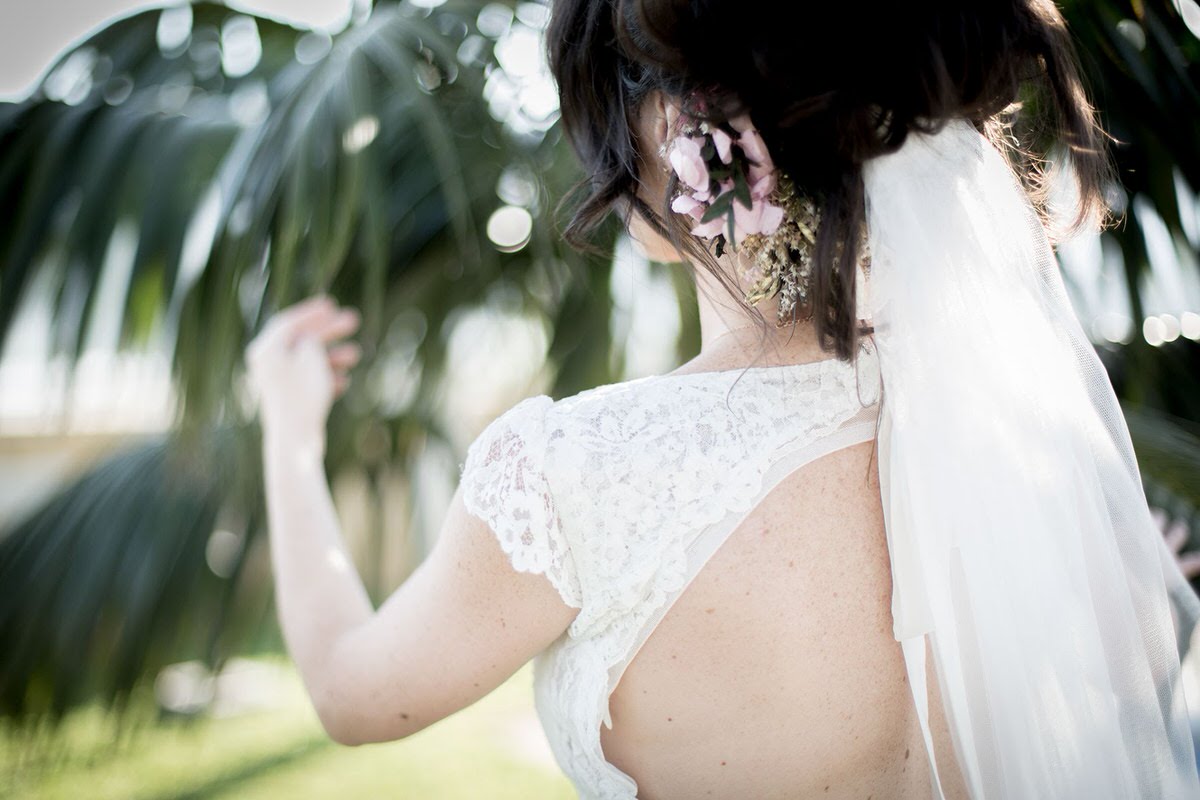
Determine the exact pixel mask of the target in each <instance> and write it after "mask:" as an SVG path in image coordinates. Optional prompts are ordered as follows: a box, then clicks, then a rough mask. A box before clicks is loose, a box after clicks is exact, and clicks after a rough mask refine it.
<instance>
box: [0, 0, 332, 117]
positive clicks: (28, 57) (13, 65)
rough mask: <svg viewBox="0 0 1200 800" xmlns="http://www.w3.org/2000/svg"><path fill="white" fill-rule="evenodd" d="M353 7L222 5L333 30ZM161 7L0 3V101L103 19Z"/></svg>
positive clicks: (270, 1)
mask: <svg viewBox="0 0 1200 800" xmlns="http://www.w3.org/2000/svg"><path fill="white" fill-rule="evenodd" d="M353 3H354V0H243V1H242V2H228V3H226V5H229V6H230V7H232V8H237V9H242V10H246V11H253V12H255V13H258V14H264V15H267V16H272V17H278V18H280V19H283V20H287V21H290V22H292V23H295V24H303V25H308V26H312V27H322V28H327V29H330V30H338V29H340V28H342V27H343V26H344V25H345V24H346V22H347V20H348V19H349V18H350V9H351V7H352V6H353ZM162 5H171V4H170V3H148V2H138V0H38V1H37V2H30V0H0V100H15V99H18V98H20V97H22V96H24V95H25V94H26V93H28V92H29V90H30V89H32V88H33V86H34V84H35V83H36V82H37V80H38V79H39V78H40V77H41V75H42V73H43V72H45V71H46V69H47V68H48V67H49V66H50V64H51V63H52V62H53V61H54V59H55V57H56V56H57V55H58V54H59V53H61V52H62V51H63V50H65V49H66V48H67V47H68V46H70V45H71V44H73V43H75V42H77V41H79V40H80V39H82V38H84V37H85V36H86V35H87V34H89V33H90V32H92V31H94V30H95V29H96V28H98V27H101V26H103V24H104V23H105V22H106V21H108V20H110V19H112V18H114V17H119V16H124V15H126V14H128V13H130V12H132V11H136V10H138V9H142V8H154V7H158V6H162Z"/></svg>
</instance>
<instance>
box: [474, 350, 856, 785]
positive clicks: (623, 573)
mask: <svg viewBox="0 0 1200 800" xmlns="http://www.w3.org/2000/svg"><path fill="white" fill-rule="evenodd" d="M870 352H871V353H872V354H873V350H871V351H870ZM871 363H872V364H873V365H874V366H873V371H871V370H868V371H867V372H866V375H865V378H866V380H860V375H859V374H858V371H857V369H856V365H854V364H850V363H848V362H843V361H839V360H836V359H830V360H826V361H820V362H815V363H810V364H794V365H785V366H782V367H762V368H751V369H749V370H747V371H742V370H734V371H728V372H703V373H694V374H686V375H661V376H647V377H645V378H639V379H636V380H631V381H626V382H623V383H617V384H608V385H605V386H601V387H597V388H595V389H591V390H588V391H585V392H582V393H580V394H577V395H574V396H572V397H568V398H564V399H561V400H558V401H557V402H556V401H553V400H551V399H550V398H549V397H548V396H546V395H537V396H535V397H530V398H527V399H525V400H523V401H521V402H520V403H518V404H517V405H515V406H513V407H512V408H511V409H509V410H508V411H507V412H505V413H504V414H502V415H501V416H500V417H498V418H497V419H496V420H494V421H493V422H492V423H491V424H490V425H489V426H488V427H487V428H486V429H485V430H484V431H483V432H482V433H481V434H480V435H479V437H478V438H477V439H476V440H475V442H473V443H472V445H471V447H470V448H469V449H468V453H467V459H466V462H465V464H464V465H463V468H462V475H461V484H462V487H463V499H464V502H465V503H466V506H467V509H468V510H469V511H471V512H472V513H473V514H475V515H477V516H479V517H480V518H482V519H485V520H487V521H488V523H489V524H490V525H491V526H492V528H493V530H494V531H495V533H496V535H497V537H498V538H499V540H500V542H501V544H502V546H503V548H504V550H505V551H506V552H507V553H508V554H509V556H510V558H511V560H512V563H513V565H514V567H515V568H516V569H518V570H522V571H526V572H538V573H544V574H545V575H546V576H547V578H548V579H549V580H550V582H551V583H552V584H553V585H554V586H555V587H556V588H557V589H558V590H559V593H560V595H561V596H562V598H563V600H564V602H566V603H568V604H569V605H572V606H575V607H579V608H580V609H581V610H580V612H579V614H577V615H576V617H575V619H574V620H573V621H572V623H571V625H570V626H569V628H568V630H567V631H566V632H565V633H564V634H563V636H561V637H560V638H559V639H558V640H557V641H555V642H554V643H553V644H552V645H551V646H550V647H549V648H547V649H546V650H545V651H543V652H542V653H540V654H539V655H538V656H537V657H536V658H535V659H534V697H535V702H536V707H537V711H538V715H539V717H540V719H541V721H542V725H543V727H544V729H545V731H546V735H547V739H548V740H549V742H550V746H551V749H552V750H553V752H554V755H555V757H556V759H557V761H558V763H559V765H560V766H561V768H562V769H563V771H564V772H565V773H566V774H567V776H568V777H569V778H570V779H571V781H572V782H573V783H574V785H575V787H576V789H577V790H578V791H579V795H580V797H581V798H583V800H634V798H635V797H636V795H637V784H636V782H635V781H634V780H633V778H632V777H630V776H629V775H628V774H626V773H625V772H623V771H622V770H620V769H619V768H617V767H616V766H614V765H613V764H611V763H609V762H608V761H607V760H606V759H605V758H604V753H603V750H602V748H601V745H600V725H601V724H607V725H608V726H609V727H610V728H611V727H612V720H611V718H610V717H609V713H608V711H609V709H608V698H609V695H610V693H611V692H612V690H613V689H614V688H615V686H616V683H617V681H618V680H619V679H620V676H621V674H622V672H623V670H624V667H625V666H626V665H627V664H628V663H629V661H630V659H631V658H632V656H633V655H634V653H635V652H636V649H637V648H638V647H639V646H640V644H641V643H642V642H643V641H644V640H645V638H646V636H647V635H648V634H649V632H650V630H651V629H652V627H653V625H654V624H655V623H656V622H657V621H658V619H660V617H661V614H662V612H663V611H665V610H666V609H667V608H668V607H669V604H670V602H671V601H672V600H673V599H674V598H675V597H677V596H678V594H679V593H680V591H681V590H682V589H683V588H684V587H685V586H686V583H687V582H688V581H689V580H690V579H691V578H692V577H694V575H695V573H696V571H697V570H698V569H699V567H700V566H702V564H703V561H704V560H705V558H706V557H707V555H709V554H711V550H712V549H714V548H715V547H716V546H718V545H719V541H720V540H722V537H723V536H724V535H725V533H727V531H728V530H729V529H730V527H731V523H732V521H734V520H736V518H737V516H738V515H739V514H741V513H744V512H746V511H748V510H749V509H750V508H752V507H753V505H754V504H755V503H756V502H757V501H758V500H760V499H761V498H762V496H763V494H764V493H765V491H767V490H768V489H769V488H770V487H769V485H767V484H765V483H764V478H768V479H770V480H775V479H777V477H778V476H776V475H775V474H774V473H775V471H776V468H778V469H783V468H785V467H786V468H787V469H794V468H796V467H798V466H799V464H800V463H801V462H802V461H803V460H804V459H805V458H807V457H809V456H810V455H819V454H820V453H821V452H823V451H822V449H821V443H822V442H823V441H826V440H828V441H829V442H830V443H831V444H830V445H829V446H840V445H844V444H846V443H849V442H850V441H851V440H857V441H867V440H870V438H872V436H873V435H874V426H875V421H876V420H877V396H878V393H879V389H878V381H879V372H878V364H877V363H876V362H873V361H872V362H871ZM872 393H873V394H874V396H875V399H873V398H872V397H871V395H872ZM868 426H869V429H868ZM864 431H865V432H864ZM840 434H841V435H840ZM845 434H853V436H847V435H845ZM810 451H811V453H810ZM710 533H711V534H713V535H708V536H706V534H710ZM568 550H569V553H568V552H567V551H568Z"/></svg>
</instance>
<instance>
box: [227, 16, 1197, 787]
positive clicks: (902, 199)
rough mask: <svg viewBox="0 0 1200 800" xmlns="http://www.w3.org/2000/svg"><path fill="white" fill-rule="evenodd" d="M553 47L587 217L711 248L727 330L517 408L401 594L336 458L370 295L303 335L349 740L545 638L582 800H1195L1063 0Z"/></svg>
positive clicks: (465, 470) (472, 464) (303, 608)
mask: <svg viewBox="0 0 1200 800" xmlns="http://www.w3.org/2000/svg"><path fill="white" fill-rule="evenodd" d="M548 44H549V56H550V63H551V67H552V69H553V71H554V74H555V77H556V79H557V82H558V87H559V91H560V98H561V108H562V123H563V129H564V131H565V132H566V134H567V135H568V137H569V138H570V141H571V143H572V145H573V146H574V148H575V150H576V152H577V153H578V155H579V156H580V159H581V161H582V162H583V165H584V168H585V172H586V174H587V176H588V177H587V180H586V181H585V184H584V185H583V188H584V190H585V195H586V196H585V199H584V200H583V201H582V203H581V204H580V205H579V207H578V208H577V209H576V211H575V214H574V216H573V218H572V219H571V221H570V223H569V225H568V226H567V228H566V231H565V235H566V236H567V238H568V239H569V240H570V241H572V242H573V243H577V244H583V243H584V242H585V241H586V239H587V235H588V234H589V233H590V231H592V230H593V229H594V228H595V227H596V226H598V225H599V224H600V223H601V222H602V221H603V220H604V219H605V217H606V216H607V215H608V214H609V213H610V212H612V211H616V212H618V213H619V214H620V215H621V218H622V220H623V222H624V223H625V225H626V226H627V228H628V231H629V233H630V235H631V236H632V237H633V239H634V240H635V241H636V242H637V243H638V246H639V247H640V248H641V249H642V251H643V252H644V254H645V255H646V256H648V257H649V258H651V259H655V260H659V261H666V262H678V263H680V264H681V265H682V266H681V267H680V268H686V269H688V271H689V274H690V275H692V276H694V278H695V283H696V287H697V299H698V302H699V311H700V320H701V350H700V354H699V355H698V356H697V357H696V358H694V359H692V360H691V361H689V362H687V363H686V364H684V365H682V366H681V367H680V368H679V369H677V370H675V371H673V372H670V373H666V374H662V375H652V376H647V377H644V378H639V379H635V380H631V381H625V382H622V383H616V384H608V385H604V386H599V387H596V388H594V389H591V390H588V391H585V392H582V393H580V394H578V395H575V396H572V397H568V398H561V399H557V400H556V399H552V398H550V397H549V396H547V395H537V396H534V397H530V398H527V399H526V400H523V401H522V402H520V403H518V404H517V405H516V406H514V407H513V408H511V409H510V410H509V411H507V412H505V413H504V414H502V415H501V416H500V417H499V418H497V419H496V420H495V421H493V422H492V423H491V424H490V425H489V426H488V427H487V428H486V429H485V430H484V431H483V432H482V433H481V434H480V435H479V436H478V438H477V439H476V440H475V441H474V442H473V443H472V444H471V446H470V448H469V450H468V452H467V455H466V460H465V462H464V463H463V465H462V476H461V481H460V485H459V487H458V490H457V491H456V492H455V495H454V498H453V500H452V503H451V506H450V509H449V511H448V513H447V516H446V519H445V523H444V527H443V529H442V531H441V534H440V536H439V538H438V540H437V544H436V546H435V548H434V550H433V552H432V553H431V554H430V556H429V557H428V558H427V559H426V560H425V561H424V562H423V563H422V564H421V565H420V566H419V568H418V569H417V570H416V571H415V572H414V573H413V575H412V576H411V577H410V578H409V579H408V580H407V581H406V582H405V583H404V584H403V585H402V586H401V587H400V588H399V589H398V590H397V591H396V592H395V593H394V594H393V595H392V596H391V597H390V598H389V599H388V600H387V601H386V602H385V603H384V604H383V605H382V606H381V607H380V608H379V609H378V610H376V609H374V608H372V606H371V603H370V601H369V599H368V597H367V595H366V593H365V591H364V590H363V587H362V584H361V582H360V580H359V578H358V576H357V575H356V574H355V572H354V570H353V568H352V566H351V562H350V559H349V557H348V555H347V552H346V550H345V547H344V545H343V543H342V541H341V537H340V533H339V529H338V522H337V518H336V516H335V513H334V509H333V505H332V502H331V500H330V496H329V491H328V488H327V485H326V481H325V476H324V473H323V467H322V461H323V454H324V446H325V439H324V429H325V419H326V415H327V413H328V410H329V407H330V404H331V403H332V402H333V401H334V399H335V398H336V397H337V395H338V394H339V393H340V392H341V391H342V390H344V388H345V385H346V380H347V378H346V372H347V371H348V370H349V368H350V367H352V366H353V364H354V363H355V362H356V361H357V359H358V357H359V356H358V349H357V347H356V345H354V344H353V343H352V342H349V341H345V340H346V339H347V337H350V336H351V335H352V334H353V333H354V331H355V330H356V327H357V323H358V320H357V315H356V313H355V312H354V311H353V310H349V309H340V308H339V307H338V306H337V304H336V303H335V302H334V301H332V300H330V299H329V298H325V297H317V298H312V299H310V300H307V301H305V302H302V303H299V304H297V305H295V306H292V307H290V308H288V309H285V310H283V311H282V312H280V313H279V314H277V315H276V316H275V317H274V318H273V319H272V321H271V322H270V323H269V324H268V325H267V326H266V328H265V329H264V330H263V331H262V333H261V334H260V335H259V336H258V337H257V338H256V339H255V341H254V342H253V343H252V344H251V346H250V347H249V349H248V350H247V363H248V366H249V369H250V374H251V377H252V379H253V382H254V384H255V386H256V387H257V390H258V395H259V397H260V404H261V418H262V427H263V434H264V441H263V448H264V466H265V478H266V484H267V502H268V512H269V523H270V524H269V528H270V535H271V544H272V548H271V550H272V563H273V567H274V570H275V576H276V596H277V604H278V608H279V613H280V617H281V622H282V627H283V630H284V635H285V639H286V642H287V646H288V649H289V652H290V653H291V655H292V656H293V658H294V659H295V661H296V663H297V665H298V667H299V669H300V671H301V674H302V676H303V678H304V681H305V685H306V686H307V688H308V691H309V693H310V695H311V697H312V700H313V703H314V706H315V708H316V710H317V712H318V714H319V716H320V719H321V721H322V723H323V724H324V725H325V727H326V729H327V730H328V732H329V734H330V735H331V736H332V737H333V738H334V739H336V740H337V741H339V742H342V743H345V744H361V743H365V742H375V741H384V740H390V739H398V738H403V737H406V736H409V735H411V734H413V733H415V732H417V731H420V730H422V729H423V728H425V727H427V726H429V725H431V724H433V723H435V722H437V721H438V720H441V719H443V718H445V717H446V716H448V715H450V714H452V713H454V712H455V711H457V710H459V709H462V708H464V707H466V706H468V705H470V704H471V703H473V702H475V701H476V700H478V699H479V698H481V697H483V696H484V695H486V694H487V693H488V692H490V691H491V690H492V689H494V688H495V687H496V686H498V685H499V684H501V683H502V682H503V681H505V680H506V679H507V678H508V677H509V676H511V675H512V674H513V673H514V672H515V671H516V670H517V669H519V668H520V667H521V666H522V665H524V664H525V663H526V662H528V661H529V660H530V659H531V658H532V659H533V660H534V678H535V699H536V704H537V711H538V714H539V716H540V718H541V720H542V723H543V725H544V727H545V730H546V734H547V737H548V740H549V742H550V745H551V748H552V749H553V751H554V754H555V756H556V758H557V760H558V762H559V764H560V765H561V767H562V768H563V770H564V772H565V773H566V774H567V775H568V777H569V778H570V779H571V780H572V782H573V783H574V785H575V787H576V789H577V790H578V792H579V794H580V796H581V797H583V798H614V799H615V798H635V797H637V798H642V800H649V799H651V798H653V799H654V800H669V799H670V798H694V797H713V798H795V797H804V798H808V797H821V798H863V797H866V798H871V797H874V798H888V799H891V798H925V797H933V798H976V799H978V798H989V799H990V798H1013V799H1014V800H1015V799H1016V798H1021V799H1022V800H1025V799H1026V798H1034V797H1038V798H1062V799H1064V800H1065V799H1066V798H1089V799H1090V798H1113V800H1116V799H1117V798H1122V799H1127V798H1147V799H1148V798H1168V797H1169V798H1195V797H1200V783H1198V782H1197V776H1196V761H1195V755H1194V750H1193V745H1192V741H1191V737H1190V733H1189V726H1188V714H1187V707H1186V704H1185V701H1184V697H1183V694H1182V688H1181V682H1180V675H1179V669H1180V668H1179V657H1178V651H1177V649H1176V638H1175V628H1173V627H1172V621H1173V618H1174V617H1173V615H1178V617H1179V623H1180V624H1181V625H1184V626H1191V625H1194V624H1195V623H1196V620H1197V617H1198V616H1200V600H1197V598H1196V596H1195V594H1194V593H1193V592H1192V590H1191V589H1190V587H1189V586H1188V584H1187V583H1186V580H1185V576H1184V575H1183V574H1182V572H1181V570H1180V564H1179V563H1177V562H1176V561H1175V559H1174V558H1173V557H1172V555H1171V553H1170V549H1169V548H1168V546H1167V545H1166V543H1165V541H1164V539H1163V537H1162V536H1161V534H1160V532H1159V530H1158V527H1157V525H1156V524H1155V521H1154V519H1153V517H1152V516H1151V513H1150V510H1149V509H1148V508H1147V506H1146V501H1145V497H1144V495H1143V494H1142V490H1141V485H1140V482H1139V477H1138V472H1137V466H1136V461H1135V459H1134V458H1133V453H1132V449H1131V447H1130V445H1129V438H1128V432H1127V430H1126V429H1125V426H1124V422H1123V420H1122V418H1121V416H1120V408H1119V406H1118V405H1117V404H1116V401H1115V397H1114V396H1113V393H1112V387H1111V385H1110V384H1109V383H1108V380H1107V377H1106V375H1105V374H1104V373H1103V370H1102V368H1101V367H1100V365H1099V362H1098V360H1097V359H1096V357H1095V353H1094V352H1093V351H1092V349H1091V347H1090V345H1088V343H1087V341H1086V339H1084V338H1083V335H1082V332H1081V330H1080V327H1079V324H1078V321H1077V320H1076V318H1075V316H1074V313H1073V311H1072V310H1071V307H1070V304H1069V303H1068V302H1067V300H1066V296H1065V293H1064V292H1063V290H1062V282H1061V278H1060V277H1059V275H1058V272H1057V269H1056V266H1055V263H1054V259H1053V253H1052V251H1051V249H1050V241H1051V239H1050V235H1055V236H1057V235H1061V234H1062V233H1063V231H1061V230H1060V229H1059V228H1058V227H1056V225H1057V222H1056V219H1057V218H1055V217H1053V216H1051V215H1050V214H1049V213H1048V212H1047V204H1046V200H1047V196H1048V193H1049V189H1050V188H1052V181H1051V178H1052V177H1053V176H1052V175H1048V174H1047V173H1045V172H1044V171H1043V169H1042V162H1041V161H1040V160H1039V159H1038V158H1037V157H1036V154H1035V152H1034V151H1032V150H1030V149H1028V143H1027V142H1026V141H1025V140H1024V139H1023V138H1021V137H1023V136H1025V135H1026V133H1027V132H1028V131H1031V130H1037V129H1038V128H1037V126H1038V125H1041V126H1042V128H1041V132H1042V133H1043V134H1045V133H1046V132H1047V131H1050V132H1053V133H1054V134H1055V136H1056V138H1057V139H1058V140H1059V141H1061V142H1063V143H1064V144H1065V145H1066V147H1067V150H1066V152H1067V154H1068V155H1069V160H1070V163H1071V166H1072V167H1073V171H1072V174H1073V175H1074V177H1075V187H1074V188H1075V197H1076V198H1077V200H1078V204H1077V209H1076V213H1075V214H1074V215H1073V217H1072V218H1071V219H1070V220H1068V222H1069V223H1070V224H1068V225H1067V226H1066V227H1068V228H1073V229H1080V228H1083V227H1086V226H1088V225H1096V224H1098V223H1099V222H1100V221H1102V219H1101V216H1100V214H1101V213H1102V210H1103V203H1102V200H1101V197H1102V191H1103V188H1104V186H1105V184H1106V182H1107V181H1109V180H1111V174H1110V173H1109V171H1108V168H1107V161H1106V156H1105V150H1104V143H1105V134H1104V133H1103V131H1102V130H1101V129H1100V128H1099V126H1098V124H1097V123H1096V121H1095V113H1094V112H1093V110H1092V108H1091V107H1090V106H1089V104H1088V102H1087V99H1086V96H1085V94H1084V92H1083V89H1082V87H1081V84H1080V79H1079V75H1078V73H1077V70H1076V67H1075V60H1074V55H1073V51H1072V48H1071V43H1070V40H1069V38H1068V35H1067V33H1066V30H1065V25H1064V23H1063V21H1062V18H1061V17H1060V15H1059V13H1058V11H1057V9H1056V8H1055V6H1054V5H1053V3H1051V2H1048V0H1023V1H1022V2H1011V3H982V4H981V3H967V2H961V3H943V4H934V5H930V6H912V5H905V4H880V5H878V6H876V5H871V6H869V7H866V8H862V7H859V6H858V5H856V4H833V3H830V4H808V3H805V4H799V3H788V4H784V3H779V4H772V3H765V2H753V1H750V2H747V0H743V1H742V2H736V3H735V2H726V1H725V0H710V1H709V2H693V3H678V2H663V1H662V0H616V2H613V1H612V0H555V2H554V3H553V8H552V17H551V24H550V27H549V29H548ZM1019 101H1024V102H1025V103H1026V106H1025V107H1024V108H1023V107H1022V106H1021V104H1020V102H1019ZM1026 108H1028V109H1031V110H1029V111H1027V110H1026ZM1033 111H1037V112H1040V115H1041V116H1038V117H1034V116H1032V114H1033ZM1022 148H1024V149H1022ZM1177 545H1178V537H1176V546H1177ZM1191 571H1193V570H1192V569H1191V568H1190V567H1189V572H1191ZM1185 630H1190V628H1189V627H1185Z"/></svg>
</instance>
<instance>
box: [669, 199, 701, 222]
mask: <svg viewBox="0 0 1200 800" xmlns="http://www.w3.org/2000/svg"><path fill="white" fill-rule="evenodd" d="M671 209H672V210H673V211H677V212H679V213H680V214H691V215H692V216H693V217H695V218H696V219H700V217H702V216H704V209H705V205H704V203H702V202H700V201H699V200H697V199H696V198H695V197H692V196H691V195H686V194H681V195H679V197H676V198H675V199H674V200H673V201H672V202H671Z"/></svg>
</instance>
